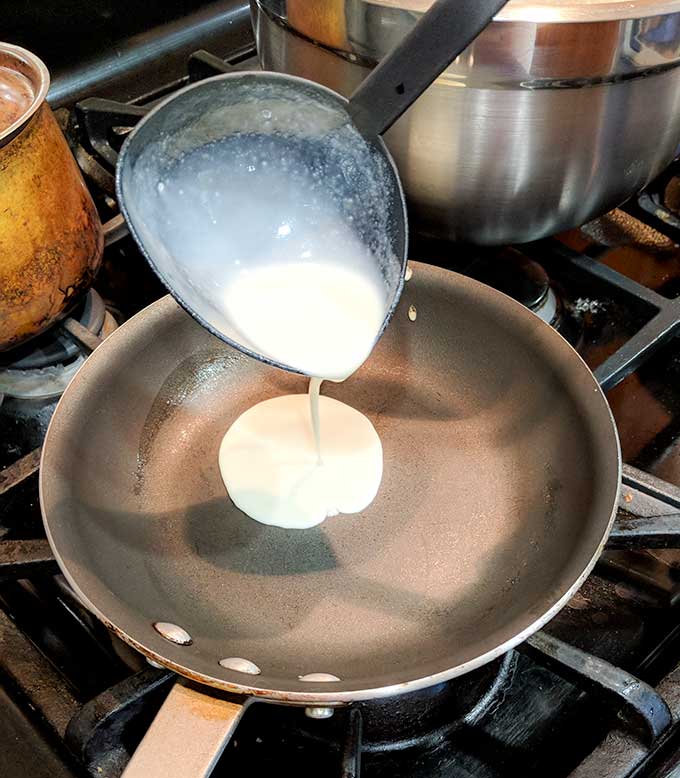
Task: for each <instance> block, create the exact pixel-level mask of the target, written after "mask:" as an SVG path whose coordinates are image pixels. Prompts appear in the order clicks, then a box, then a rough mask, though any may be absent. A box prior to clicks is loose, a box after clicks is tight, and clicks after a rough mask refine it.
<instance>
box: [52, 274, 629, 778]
mask: <svg viewBox="0 0 680 778" xmlns="http://www.w3.org/2000/svg"><path fill="white" fill-rule="evenodd" d="M412 267H413V278H412V279H411V280H410V281H409V282H407V283H406V285H405V290H404V293H403V296H402V299H401V301H400V302H399V305H398V307H397V309H396V312H395V316H394V318H393V321H392V323H391V325H390V327H389V328H388V329H387V331H386V332H385V334H384V336H383V338H382V339H381V340H380V341H379V343H378V344H377V346H376V348H375V351H374V352H373V354H372V355H371V357H370V358H369V360H368V361H367V362H366V363H365V364H364V366H363V367H362V368H361V369H360V370H359V371H358V372H357V373H356V374H355V375H353V376H352V377H351V378H350V379H349V380H347V381H346V382H344V383H342V384H329V385H328V386H327V387H325V391H326V392H327V393H328V394H329V395H331V396H334V397H336V398H338V399H342V400H345V401H347V402H348V403H349V404H351V405H353V406H354V407H356V408H358V409H359V410H361V411H363V412H364V413H366V414H367V415H368V417H369V418H370V419H371V421H372V422H373V424H374V425H375V427H376V429H377V431H378V433H379V435H380V437H381V439H382V443H383V448H384V464H385V467H384V477H383V482H382V485H381V488H380V491H379V493H378V496H377V497H376V499H375V501H374V502H373V504H372V505H371V506H370V507H369V508H368V509H367V510H365V511H364V512H363V513H362V514H360V515H353V516H337V517H334V518H331V519H328V520H327V521H326V522H324V523H323V524H321V525H320V526H318V527H315V528H313V529H309V530H303V531H286V530H283V529H280V528H277V527H270V526H265V525H262V524H259V523H257V522H255V521H253V520H251V519H249V518H247V517H246V516H245V515H244V514H242V513H241V512H240V511H239V510H238V509H236V508H235V507H234V505H233V504H232V503H231V501H230V500H229V497H228V496H227V494H226V491H225V488H224V486H223V483H222V480H221V477H220V473H219V468H218V461H217V455H218V448H219V444H220V441H221V438H222V436H223V434H224V432H225V431H226V430H227V429H228V427H229V426H230V424H231V423H232V422H233V421H234V419H236V417H237V416H238V415H239V414H240V413H242V412H243V411H244V410H245V409H246V408H248V407H250V406H252V405H253V404H254V403H256V402H258V401H260V400H263V399H265V398H268V397H272V396H276V395H279V394H283V393H287V392H304V391H306V382H305V380H304V378H302V377H300V376H296V375H294V374H291V373H286V372H284V371H280V370H278V369H276V368H273V367H270V366H267V365H265V364H264V363H262V362H258V361H256V360H252V359H249V358H248V357H246V356H245V355H243V354H242V353H241V352H239V351H237V350H235V349H233V348H232V347H230V346H229V345H227V344H225V343H224V342H222V341H220V340H218V339H217V338H215V337H214V336H212V335H211V334H210V333H208V332H207V331H206V330H205V329H203V328H202V327H201V326H199V325H198V324H197V323H196V322H195V321H194V320H193V319H192V318H190V317H189V316H188V315H187V314H186V313H185V312H183V311H182V309H181V308H179V307H178V306H177V304H176V303H175V302H174V301H173V300H172V298H170V297H167V298H164V299H162V300H160V301H159V302H157V303H155V304H153V305H152V306H150V307H149V308H147V309H146V310H144V311H142V312H141V313H140V314H138V315H137V316H135V317H134V318H133V319H131V320H130V321H129V322H127V323H126V324H124V325H123V326H122V327H121V328H120V329H119V330H117V331H116V332H115V333H113V335H111V336H110V337H109V338H108V339H107V340H106V341H105V342H104V343H103V344H102V345H101V346H100V347H99V348H98V349H97V350H96V351H95V352H94V354H92V356H91V357H90V358H89V359H88V360H87V362H86V363H85V364H84V366H83V367H82V368H81V370H80V371H79V372H78V374H77V375H76V377H75V378H74V380H73V381H72V382H71V384H70V386H69V387H68V389H67V391H66V392H65V394H64V396H63V398H62V399H61V401H60V403H59V405H58V407H57V410H56V412H55V414H54V417H53V419H52V423H51V425H50V428H49V430H48V433H47V438H46V440H45V445H44V449H43V458H42V465H41V470H40V490H41V504H42V510H43V515H44V519H45V526H46V529H47V534H48V538H49V540H50V543H51V545H52V547H53V550H54V553H55V556H56V558H57V560H58V561H59V563H60V565H61V567H62V569H63V571H64V574H65V575H66V577H67V579H68V581H69V582H70V583H71V585H72V586H73V588H74V589H75V591H76V592H77V593H78V595H79V596H80V597H81V598H82V600H83V602H84V603H85V604H86V605H87V606H88V607H89V608H90V609H91V610H92V611H93V612H94V613H95V614H96V615H97V616H98V617H99V618H100V619H101V620H102V621H104V623H105V624H107V625H108V626H110V627H111V628H112V629H113V630H114V631H115V632H116V633H117V634H118V635H120V636H121V637H122V638H123V639H124V640H126V641H127V642H128V643H130V644H131V645H132V646H134V647H135V648H137V649H138V650H139V651H141V652H142V653H144V654H146V656H147V657H149V658H151V659H152V660H154V661H156V662H159V663H160V664H162V665H164V666H166V667H169V668H171V669H173V670H175V671H176V672H178V673H180V674H181V675H183V676H186V677H187V678H189V679H193V681H197V682H200V683H202V684H206V685H208V686H212V687H215V688H216V689H219V690H223V691H226V692H232V693H237V694H240V695H251V697H249V698H246V700H249V701H251V700H252V699H253V698H261V699H265V700H270V701H277V700H278V701H281V702H287V703H293V704H300V705H307V706H309V705H317V706H328V705H337V704H342V703H347V702H351V701H353V700H362V699H369V698H372V697H379V696H386V695H392V694H398V693H400V692H406V691H411V690H415V689H418V688H422V687H426V686H428V685H432V684H435V683H437V682H440V681H444V680H446V679H450V678H453V677H454V676H458V675H461V674H463V673H466V672H468V671H470V670H472V669H473V668H476V667H478V666H480V665H482V664H484V663H486V662H488V661H490V660H491V659H492V658H494V657H497V656H499V655H500V654H502V653H503V652H505V651H507V650H508V649H510V648H511V647H512V646H514V645H516V644H517V643H519V642H521V641H522V640H524V639H525V638H526V637H528V636H529V635H530V634H531V633H532V632H534V631H535V630H537V629H539V628H540V627H541V626H542V625H543V624H545V623H546V622H547V621H548V620H549V619H550V618H551V617H552V616H553V615H554V614H555V613H556V612H557V611H558V610H559V609H560V608H561V607H562V606H563V605H564V604H565V602H566V601H567V600H568V599H569V597H570V596H571V595H572V594H573V593H574V592H575V591H576V589H577V588H578V587H579V585H580V584H581V583H582V581H583V580H584V579H585V577H586V576H587V575H588V573H589V571H590V569H591V568H592V566H593V564H594V563H595V560H596V559H597V557H598V555H599V554H600V551H601V549H602V546H603V544H604V541H605V539H606V537H607V534H608V531H609V528H610V525H611V522H612V520H613V517H614V513H615V507H616V504H617V497H618V488H619V477H620V452H619V445H618V439H617V434H616V430H615V426H614V422H613V419H612V416H611V413H610V410H609V407H608V405H607V402H606V400H605V398H604V396H603V393H602V391H601V390H600V388H599V386H598V384H597V382H596V381H595V379H594V378H593V375H592V374H591V372H590V371H589V369H588V368H587V367H586V365H585V364H584V363H583V362H582V361H581V359H580V357H579V356H578V355H577V354H576V352H575V351H574V350H573V349H572V348H571V347H570V346H569V345H568V344H567V342H566V341H565V340H563V339H562V337H561V336H560V335H559V334H558V333H557V332H555V331H554V330H553V329H551V328H550V327H549V326H548V325H546V324H545V323H544V322H543V321H541V320H540V319H539V318H538V317H536V316H534V314H532V313H530V312H529V311H528V310H526V309H525V308H524V307H522V306H521V305H519V304H518V303H517V302H515V301H513V300H511V299H510V298H508V297H505V296H504V295H502V294H500V293H499V292H497V291H495V290H493V289H491V288H489V287H486V286H484V285H482V284H480V283H478V282H476V281H473V280H471V279H468V278H465V277H463V276H460V275H457V274H454V273H451V272H448V271H446V270H442V269H438V268H434V267H431V266H428V265H422V264H416V263H412ZM409 312H410V315H409ZM414 313H415V321H412V319H413V317H414ZM154 625H156V626H154ZM168 625H174V628H173V627H172V626H168ZM163 634H165V635H166V636H167V637H163ZM168 637H169V638H170V639H168ZM173 639H174V640H175V641H179V642H173ZM183 642H184V643H186V644H185V645H183V644H182V643H183ZM222 660H227V661H226V662H225V661H222ZM220 662H222V664H220ZM317 674H323V675H317ZM242 701H243V697H241V702H242ZM178 703H180V705H179V707H177V706H178ZM215 706H217V708H215ZM178 710H179V711H182V712H183V715H185V716H188V717H191V716H193V721H192V722H191V723H186V722H185V721H180V719H179V718H178V716H179V714H178ZM241 712H242V708H241V707H240V706H239V705H238V704H235V703H234V701H233V700H231V699H230V700H226V699H223V698H221V697H220V693H219V692H214V691H213V692H211V694H210V695H209V694H207V693H205V694H204V693H202V692H197V691H196V690H195V689H192V688H190V686H183V685H181V684H180V685H177V686H176V687H175V689H174V691H173V692H171V694H170V697H169V698H168V701H167V702H166V704H165V706H164V708H163V709H162V710H161V714H159V717H158V718H157V720H156V723H155V724H154V725H153V726H152V728H151V730H150V731H149V733H148V734H147V736H146V738H145V740H144V741H143V743H142V745H141V746H140V748H139V749H138V751H137V753H136V755H135V756H134V757H133V760H132V762H131V765H130V767H129V768H128V771H127V772H126V776H135V777H136V776H141V775H144V776H153V775H156V774H158V775H163V776H165V777H167V776H172V775H178V776H179V775H181V776H189V775H194V774H202V775H207V774H208V773H209V771H210V766H211V765H212V764H213V762H214V760H215V759H216V755H218V754H219V752H220V750H221V748H222V747H223V746H224V743H225V742H226V740H227V739H228V736H229V734H230V732H231V730H232V729H233V727H234V726H235V722H236V721H237V720H238V717H239V715H240V713H241ZM159 735H160V737H161V738H162V739H163V740H162V742H161V744H159V743H158V742H157V741H155V740H154V737H155V736H159ZM180 735H181V737H180ZM187 735H189V736H188V737H187ZM172 744H174V745H172Z"/></svg>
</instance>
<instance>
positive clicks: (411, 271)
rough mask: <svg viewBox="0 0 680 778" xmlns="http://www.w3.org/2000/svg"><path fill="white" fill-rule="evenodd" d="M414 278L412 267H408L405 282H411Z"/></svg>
mask: <svg viewBox="0 0 680 778" xmlns="http://www.w3.org/2000/svg"><path fill="white" fill-rule="evenodd" d="M412 278H413V268H412V267H411V265H406V272H405V273H404V281H410V280H411V279H412Z"/></svg>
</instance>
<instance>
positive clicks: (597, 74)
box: [251, 0, 680, 244]
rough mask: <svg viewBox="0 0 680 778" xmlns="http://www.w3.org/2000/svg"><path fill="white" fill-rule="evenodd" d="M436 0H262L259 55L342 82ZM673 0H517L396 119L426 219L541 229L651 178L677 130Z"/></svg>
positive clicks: (461, 228)
mask: <svg viewBox="0 0 680 778" xmlns="http://www.w3.org/2000/svg"><path fill="white" fill-rule="evenodd" d="M430 2H431V0H317V2H313V3H312V2H308V0H253V2H252V4H251V5H252V9H253V20H254V27H255V31H256V36H257V44H258V50H259V56H260V60H261V62H262V65H263V67H265V68H266V69H270V70H278V71H284V72H287V73H293V74H295V75H300V76H304V77H306V78H310V79H313V80H315V81H319V82H321V83H323V84H326V85H327V86H330V87H331V88H333V89H335V90H337V91H339V92H341V93H343V94H349V93H350V92H351V91H352V90H353V88H354V87H355V86H356V85H357V84H358V83H359V82H360V81H361V79H362V78H364V77H365V75H366V74H367V73H368V72H369V69H370V68H371V67H373V66H374V65H375V63H376V62H377V61H379V60H380V58H381V57H382V56H384V54H385V53H386V52H387V51H389V50H390V49H391V48H392V46H394V44H395V43H396V42H397V41H398V40H400V39H401V38H402V37H403V36H404V35H405V34H406V32H407V31H408V30H409V29H410V28H411V27H412V26H413V25H414V24H415V22H416V21H417V19H418V18H419V16H420V14H421V13H422V12H423V11H424V10H425V9H426V8H427V7H429V5H430ZM678 64H680V0H666V2H660V1H659V0H631V1H630V2H625V3H624V2H616V1H615V0H559V2H558V1H557V0H552V2H550V0H542V1H540V2H539V1H535V2H531V1H530V0H510V2H509V3H508V5H507V6H505V8H504V9H503V10H502V11H501V13H500V14H499V15H498V16H497V17H496V18H495V20H494V22H493V23H492V24H491V25H490V26H489V27H488V28H487V29H486V30H485V31H484V32H483V33H482V34H481V35H480V36H479V38H477V40H475V41H474V43H473V44H472V45H471V46H469V47H468V49H467V50H466V51H465V52H464V53H463V54H462V55H461V56H460V57H458V59H456V60H455V62H454V63H453V64H452V65H451V66H450V67H449V68H448V70H447V71H446V72H445V73H444V74H443V75H442V76H441V77H440V78H439V79H438V80H437V82H436V83H435V84H433V86H431V87H430V88H429V89H428V90H427V91H426V92H425V93H424V94H423V95H422V96H421V97H420V98H419V99H418V101H417V102H416V103H415V104H414V106H413V107H412V108H411V109H410V110H409V111H408V112H407V113H406V114H405V115H404V116H403V117H402V118H401V119H400V120H399V121H398V122H397V123H396V124H395V125H394V127H393V128H392V129H391V130H390V131H389V132H388V133H387V135H386V136H385V140H386V141H387V144H388V146H389V147H390V150H391V152H392V154H393V156H394V158H395V160H396V162H397V166H398V168H399V172H400V174H401V177H402V180H403V183H404V187H405V189H406V194H407V196H408V199H409V205H410V216H411V219H412V222H413V223H414V224H415V225H416V226H417V227H419V228H420V229H421V230H424V231H425V232H429V233H431V234H434V235H438V236H443V237H447V238H454V239H458V240H465V241H470V242H473V243H480V244H500V243H511V242H523V241H529V240H534V239H536V238H539V237H543V236H545V235H550V234H553V233H555V232H558V231H560V230H563V229H567V228H569V227H573V226H575V225H577V224H582V223H584V222H586V221H588V220H589V219H591V218H593V217H595V216H597V215H599V214H601V213H604V212H605V211H607V210H609V209H610V208H613V207H614V206H616V205H618V204H620V203H621V202H623V201H624V200H625V199H627V198H628V197H630V195H632V194H633V193H634V192H636V191H637V190H639V189H641V188H642V187H643V186H645V185H646V184H647V183H648V182H649V181H650V180H651V179H652V178H653V177H655V176H656V175H657V174H658V173H659V172H660V171H661V170H662V169H663V168H664V167H665V166H666V165H667V164H668V163H669V162H670V161H671V160H672V159H673V157H674V156H675V154H676V151H677V148H678V143H679V142H680V69H678V67H677V66H678Z"/></svg>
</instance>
